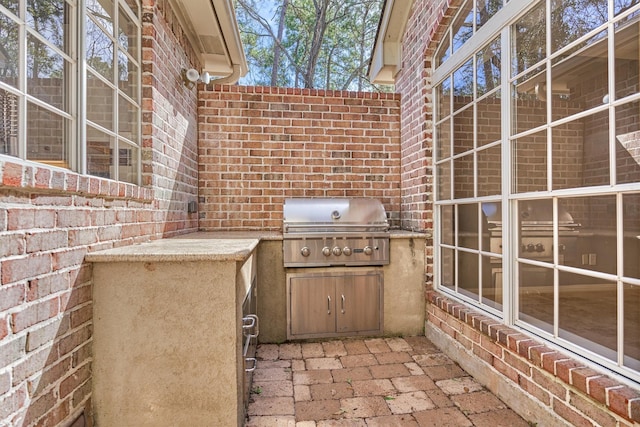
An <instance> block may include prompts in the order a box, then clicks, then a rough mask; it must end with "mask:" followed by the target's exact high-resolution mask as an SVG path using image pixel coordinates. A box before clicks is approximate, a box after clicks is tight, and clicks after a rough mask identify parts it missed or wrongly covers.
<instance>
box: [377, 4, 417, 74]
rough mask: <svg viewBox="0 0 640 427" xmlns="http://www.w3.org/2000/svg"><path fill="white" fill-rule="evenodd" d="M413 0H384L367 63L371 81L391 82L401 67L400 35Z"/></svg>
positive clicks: (407, 18) (402, 32) (402, 33)
mask: <svg viewBox="0 0 640 427" xmlns="http://www.w3.org/2000/svg"><path fill="white" fill-rule="evenodd" d="M412 6H413V0H386V1H385V2H384V5H383V7H382V8H383V9H382V14H381V16H380V23H379V24H378V33H377V35H376V41H375V44H374V46H373V52H372V54H371V62H370V63H369V78H370V79H371V81H372V82H373V83H380V84H393V83H395V77H396V74H398V71H400V68H401V67H402V36H403V35H404V30H405V27H406V25H407V21H408V20H409V16H410V15H411V7H412Z"/></svg>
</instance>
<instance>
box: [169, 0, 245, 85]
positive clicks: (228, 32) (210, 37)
mask: <svg viewBox="0 0 640 427" xmlns="http://www.w3.org/2000/svg"><path fill="white" fill-rule="evenodd" d="M170 3H171V5H172V6H173V9H174V11H175V14H176V16H177V18H178V20H179V21H180V24H181V25H182V27H183V29H184V31H185V34H186V35H187V37H188V38H189V41H190V42H191V44H192V45H193V47H194V49H195V50H196V52H197V53H198V55H199V58H200V61H201V63H202V71H208V72H209V73H210V74H211V75H212V76H214V77H227V76H234V77H235V75H236V74H237V78H239V77H241V76H244V75H245V74H246V73H247V60H246V57H245V54H244V49H243V46H242V41H241V40H240V29H239V27H238V23H237V21H236V14H235V9H234V7H233V1H232V0H170ZM237 78H236V79H235V80H237ZM229 83H235V81H233V82H231V81H230V82H229Z"/></svg>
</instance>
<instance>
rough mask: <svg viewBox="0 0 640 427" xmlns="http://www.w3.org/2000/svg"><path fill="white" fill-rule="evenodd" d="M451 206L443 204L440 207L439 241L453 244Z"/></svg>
mask: <svg viewBox="0 0 640 427" xmlns="http://www.w3.org/2000/svg"><path fill="white" fill-rule="evenodd" d="M453 212H454V209H453V206H451V205H444V206H441V207H440V241H441V242H442V243H443V244H444V245H452V246H453V245H454V243H455V241H454V231H455V230H454V222H453V221H454V217H453Z"/></svg>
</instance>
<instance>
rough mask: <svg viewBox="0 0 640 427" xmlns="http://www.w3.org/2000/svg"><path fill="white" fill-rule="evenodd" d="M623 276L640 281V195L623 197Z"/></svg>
mask: <svg viewBox="0 0 640 427" xmlns="http://www.w3.org/2000/svg"><path fill="white" fill-rule="evenodd" d="M622 212H623V217H622V227H623V236H624V256H623V258H622V262H623V274H624V275H625V277H632V278H634V279H640V193H633V194H625V195H623V196H622Z"/></svg>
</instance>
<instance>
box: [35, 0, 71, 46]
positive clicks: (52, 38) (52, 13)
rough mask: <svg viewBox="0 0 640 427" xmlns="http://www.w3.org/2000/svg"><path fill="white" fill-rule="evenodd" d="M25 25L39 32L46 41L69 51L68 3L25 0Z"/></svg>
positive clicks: (50, 0)
mask: <svg viewBox="0 0 640 427" xmlns="http://www.w3.org/2000/svg"><path fill="white" fill-rule="evenodd" d="M26 11H27V16H26V18H25V20H26V23H27V25H29V26H30V27H31V28H33V29H34V30H35V31H36V32H38V33H40V35H42V36H43V37H44V38H45V39H47V41H49V42H50V43H52V44H54V45H55V46H56V47H58V48H59V49H60V50H62V51H63V52H65V53H69V47H70V46H68V45H67V43H66V41H67V39H68V37H66V36H68V24H67V23H66V22H68V20H69V17H68V15H69V10H68V5H67V4H66V3H65V2H61V1H60V0H37V1H33V0H32V1H28V2H27V8H26Z"/></svg>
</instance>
